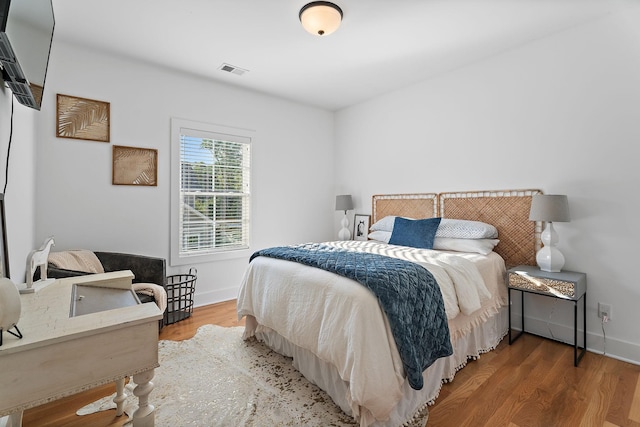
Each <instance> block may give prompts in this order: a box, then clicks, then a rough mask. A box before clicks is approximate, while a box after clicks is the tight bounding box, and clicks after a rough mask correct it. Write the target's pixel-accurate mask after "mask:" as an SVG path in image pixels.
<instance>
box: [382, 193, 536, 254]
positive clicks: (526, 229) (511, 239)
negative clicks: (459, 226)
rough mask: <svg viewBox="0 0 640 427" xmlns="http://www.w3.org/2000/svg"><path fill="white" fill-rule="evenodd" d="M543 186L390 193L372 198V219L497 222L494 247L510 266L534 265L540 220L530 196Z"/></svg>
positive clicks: (495, 223) (495, 224) (493, 223)
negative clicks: (533, 211) (533, 212)
mask: <svg viewBox="0 0 640 427" xmlns="http://www.w3.org/2000/svg"><path fill="white" fill-rule="evenodd" d="M541 193H542V192H541V191H540V190H505V191H466V192H456V193H440V194H436V193H425V194H389V195H375V196H373V198H372V201H373V210H372V213H373V215H372V221H373V222H376V221H378V220H380V219H382V218H384V217H385V216H387V215H397V216H405V217H408V218H416V219H417V218H432V217H436V216H441V217H443V218H456V219H468V220H474V221H482V222H486V223H489V224H492V225H494V226H495V227H496V228H497V229H498V238H499V239H500V243H499V244H498V245H497V246H496V247H495V249H494V250H495V252H497V253H498V254H499V255H500V256H502V258H503V259H504V260H505V263H506V265H507V267H513V266H516V265H520V264H526V265H535V264H536V252H537V250H538V249H540V247H541V241H540V233H541V230H542V223H541V222H534V221H530V220H529V209H530V207H531V198H532V196H533V195H534V194H541Z"/></svg>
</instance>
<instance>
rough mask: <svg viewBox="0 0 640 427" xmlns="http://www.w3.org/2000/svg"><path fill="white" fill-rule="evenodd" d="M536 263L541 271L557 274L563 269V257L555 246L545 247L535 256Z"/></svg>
mask: <svg viewBox="0 0 640 427" xmlns="http://www.w3.org/2000/svg"><path fill="white" fill-rule="evenodd" d="M536 262H537V263H538V267H540V270H542V271H548V272H551V273H559V272H560V271H562V267H564V255H562V252H560V250H558V248H556V247H555V246H545V247H543V248H542V249H540V250H539V251H538V253H537V254H536Z"/></svg>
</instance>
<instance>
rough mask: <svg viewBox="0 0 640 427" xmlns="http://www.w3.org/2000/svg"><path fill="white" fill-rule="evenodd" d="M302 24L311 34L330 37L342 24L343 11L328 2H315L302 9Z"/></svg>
mask: <svg viewBox="0 0 640 427" xmlns="http://www.w3.org/2000/svg"><path fill="white" fill-rule="evenodd" d="M299 17H300V22H301V23H302V27H303V28H304V29H305V30H307V31H308V32H309V33H311V34H314V35H317V36H328V35H329V34H331V33H333V32H334V31H335V30H337V29H338V27H339V26H340V22H342V9H340V7H338V6H337V5H335V4H333V3H330V2H327V1H314V2H311V3H309V4H307V5H305V6H304V7H303V8H302V9H300V15H299Z"/></svg>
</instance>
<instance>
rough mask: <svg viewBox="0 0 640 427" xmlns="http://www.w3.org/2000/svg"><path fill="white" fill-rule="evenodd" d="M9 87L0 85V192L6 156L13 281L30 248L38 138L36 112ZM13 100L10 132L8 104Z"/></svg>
mask: <svg viewBox="0 0 640 427" xmlns="http://www.w3.org/2000/svg"><path fill="white" fill-rule="evenodd" d="M12 98H13V95H12V93H11V90H9V89H8V88H5V87H4V84H2V85H1V87H0V174H1V175H0V193H2V192H3V191H4V188H5V182H7V181H6V180H5V172H6V170H7V169H6V165H7V163H6V161H7V156H9V176H8V182H7V186H6V193H5V195H4V200H5V213H6V225H7V244H8V247H9V272H10V273H11V280H12V281H13V282H14V283H16V284H17V283H24V281H25V280H26V279H25V269H26V268H25V267H26V260H27V255H28V254H29V252H30V251H31V250H33V249H34V247H33V241H34V226H35V191H36V190H35V174H36V164H35V152H34V150H35V142H36V140H37V138H38V133H37V129H35V128H34V119H35V118H36V117H37V115H38V114H40V113H39V112H38V111H36V110H32V109H30V108H27V107H25V106H23V105H21V104H19V103H18V101H16V100H13V101H12ZM12 102H13V110H14V111H13V135H12V137H11V141H12V142H11V149H10V150H9V137H10V133H11V108H12V106H11V104H12Z"/></svg>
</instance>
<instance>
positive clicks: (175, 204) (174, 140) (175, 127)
mask: <svg viewBox="0 0 640 427" xmlns="http://www.w3.org/2000/svg"><path fill="white" fill-rule="evenodd" d="M185 128H186V129H190V130H193V131H194V133H212V134H219V135H224V136H225V137H227V136H228V137H229V138H228V140H229V141H232V142H241V143H246V144H248V145H249V165H250V166H249V209H248V213H247V214H248V215H249V219H248V220H247V227H248V228H249V230H248V240H247V243H248V247H247V248H231V249H216V250H215V251H210V252H200V253H195V254H181V253H180V245H181V242H180V227H181V223H180V221H181V219H180V217H181V214H180V209H181V206H180V196H181V188H180V180H181V153H180V136H181V134H182V129H185ZM254 136H255V131H253V130H250V129H244V128H237V127H231V126H223V125H218V124H212V123H205V122H198V121H193V120H186V119H180V118H171V197H170V198H171V215H170V222H171V227H170V228H171V239H170V247H171V250H170V257H169V264H170V265H171V266H177V265H186V264H195V263H203V262H209V261H220V260H226V259H235V258H246V257H248V256H249V255H250V247H251V211H252V209H251V205H252V203H251V199H252V197H251V171H252V167H251V156H252V153H251V149H252V143H253V140H254ZM225 139H227V138H225Z"/></svg>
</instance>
